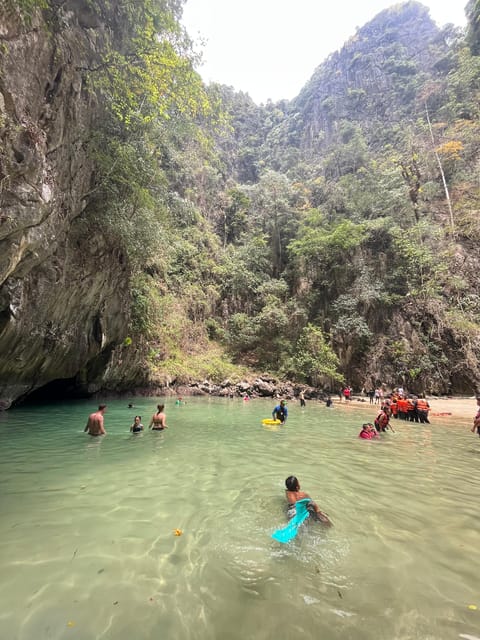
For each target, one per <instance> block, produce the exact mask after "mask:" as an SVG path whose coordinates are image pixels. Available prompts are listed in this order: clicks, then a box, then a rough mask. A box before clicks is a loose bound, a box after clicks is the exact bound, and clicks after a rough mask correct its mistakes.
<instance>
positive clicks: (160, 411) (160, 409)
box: [157, 404, 165, 413]
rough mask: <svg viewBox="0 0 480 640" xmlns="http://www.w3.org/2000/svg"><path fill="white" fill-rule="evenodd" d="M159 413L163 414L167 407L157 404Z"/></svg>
mask: <svg viewBox="0 0 480 640" xmlns="http://www.w3.org/2000/svg"><path fill="white" fill-rule="evenodd" d="M157 409H158V411H157V413H162V411H163V410H164V409H165V405H164V404H157Z"/></svg>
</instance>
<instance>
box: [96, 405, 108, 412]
mask: <svg viewBox="0 0 480 640" xmlns="http://www.w3.org/2000/svg"><path fill="white" fill-rule="evenodd" d="M106 408H107V405H106V404H99V405H98V410H99V411H105V409H106Z"/></svg>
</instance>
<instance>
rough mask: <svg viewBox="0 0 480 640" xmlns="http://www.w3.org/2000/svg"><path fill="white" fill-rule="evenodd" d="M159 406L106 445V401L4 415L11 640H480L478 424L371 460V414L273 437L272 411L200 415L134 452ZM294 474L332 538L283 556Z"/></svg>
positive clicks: (219, 409) (185, 417)
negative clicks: (140, 426) (136, 429)
mask: <svg viewBox="0 0 480 640" xmlns="http://www.w3.org/2000/svg"><path fill="white" fill-rule="evenodd" d="M156 403H157V400H156V399H140V400H139V401H137V402H136V403H135V404H136V406H135V408H134V409H128V408H127V401H125V400H122V401H120V400H116V401H113V402H110V403H109V407H108V410H107V413H106V415H105V425H106V429H107V431H108V435H107V436H106V437H105V438H91V437H90V436H87V435H85V434H83V433H82V430H83V426H84V425H85V422H86V417H87V415H88V413H89V412H90V411H91V410H92V409H94V408H95V406H94V404H93V403H92V402H76V403H69V404H62V405H54V406H37V407H24V408H19V409H17V410H14V411H11V412H7V413H4V414H0V462H1V465H0V496H1V498H0V500H1V520H0V533H1V535H0V575H1V577H2V580H1V583H0V638H1V640H43V639H49V640H50V639H55V640H56V639H64V638H65V639H67V638H68V639H71V640H92V639H108V640H110V639H111V640H151V639H155V640H156V639H167V640H170V639H172V640H173V639H175V640H184V639H185V640H187V639H195V640H214V639H215V640H223V639H226V640H249V639H252V640H264V639H265V640H266V639H272V638H276V639H278V640H290V639H291V640H296V639H297V638H305V639H310V638H312V639H314V638H315V639H320V638H321V639H322V640H330V639H336V638H339V639H340V638H341V639H342V640H346V639H352V640H363V639H365V640H367V639H368V640H372V639H374V640H376V639H382V640H383V639H388V640H394V639H397V640H410V639H412V640H413V639H418V640H430V639H432V640H433V639H435V640H443V639H447V638H459V637H460V638H461V637H468V636H472V637H474V636H478V637H480V581H479V579H478V562H477V555H478V549H479V546H480V531H479V527H478V495H479V488H480V471H479V461H480V442H479V441H478V440H479V439H478V438H475V437H474V436H473V434H471V433H470V432H469V431H468V425H465V424H463V425H462V424H460V423H459V424H454V423H451V424H449V425H448V426H447V427H446V426H445V423H444V424H443V425H442V426H435V425H425V426H421V425H415V424H412V425H410V424H409V423H407V424H404V423H397V422H395V423H394V424H395V427H396V429H397V433H396V434H391V435H385V436H384V437H382V441H381V442H368V441H361V440H358V439H357V437H356V436H357V434H358V431H359V425H360V424H361V422H362V421H363V420H364V419H370V420H371V419H372V418H373V415H374V412H375V411H374V409H371V408H370V407H369V406H365V407H363V406H362V408H361V409H358V408H357V409H356V410H355V411H352V410H350V411H348V410H347V409H345V408H340V407H336V408H334V409H333V410H329V409H326V408H325V407H324V406H323V405H322V404H320V403H313V402H311V403H307V408H306V409H305V410H302V409H300V407H299V406H298V405H296V404H291V405H290V418H289V422H288V424H287V425H286V426H285V427H281V428H277V430H271V429H267V428H264V427H262V425H261V418H265V417H269V414H270V412H271V409H272V402H267V401H263V400H253V401H251V402H249V403H243V402H242V401H241V400H223V399H188V401H187V404H186V405H185V406H181V407H177V406H175V404H174V400H167V401H166V413H167V423H168V424H169V426H170V428H169V429H168V430H167V431H165V432H162V433H151V432H148V433H144V434H140V435H130V434H129V433H128V428H129V426H130V424H131V422H132V421H133V416H134V415H135V413H139V414H141V415H142V418H143V422H144V423H148V421H149V418H150V416H151V415H152V413H153V410H154V409H155V405H156ZM474 412H475V407H473V408H472V414H473V413H474ZM292 473H293V474H296V475H297V476H298V477H299V479H300V482H301V484H302V488H303V489H305V490H306V491H309V492H310V494H311V495H312V496H313V497H314V498H316V499H317V502H318V503H319V505H320V507H321V508H322V509H323V510H324V511H326V512H327V513H328V514H329V515H330V518H331V519H332V521H333V522H334V525H335V526H334V527H333V528H332V529H324V528H322V526H321V525H318V524H314V523H311V524H310V525H308V526H307V527H306V528H304V530H303V531H302V532H301V534H300V535H299V536H298V537H297V539H296V540H295V541H294V542H292V543H290V544H289V545H285V546H281V545H280V544H279V543H276V542H275V541H273V540H272V539H271V537H270V534H271V532H272V531H273V530H274V529H276V528H277V527H280V526H283V524H284V523H285V511H284V500H285V499H284V493H283V486H284V480H285V478H286V477H287V476H288V475H290V474H292ZM176 528H178V529H181V530H182V531H183V535H181V536H178V537H177V536H175V535H174V529H176ZM470 604H475V605H477V606H478V610H477V611H474V610H470V609H469V608H468V605H470Z"/></svg>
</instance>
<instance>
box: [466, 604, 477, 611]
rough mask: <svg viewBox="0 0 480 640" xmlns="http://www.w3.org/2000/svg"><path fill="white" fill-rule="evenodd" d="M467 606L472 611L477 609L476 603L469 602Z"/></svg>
mask: <svg viewBox="0 0 480 640" xmlns="http://www.w3.org/2000/svg"><path fill="white" fill-rule="evenodd" d="M468 608H469V609H471V610H472V611H476V610H477V609H478V607H477V605H476V604H469V605H468Z"/></svg>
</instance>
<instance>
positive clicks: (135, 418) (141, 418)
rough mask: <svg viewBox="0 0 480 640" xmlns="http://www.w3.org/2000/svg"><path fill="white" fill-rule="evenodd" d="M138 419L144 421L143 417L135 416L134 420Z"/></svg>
mask: <svg viewBox="0 0 480 640" xmlns="http://www.w3.org/2000/svg"><path fill="white" fill-rule="evenodd" d="M137 418H138V419H139V420H141V419H142V416H135V418H134V420H136V419H137Z"/></svg>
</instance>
